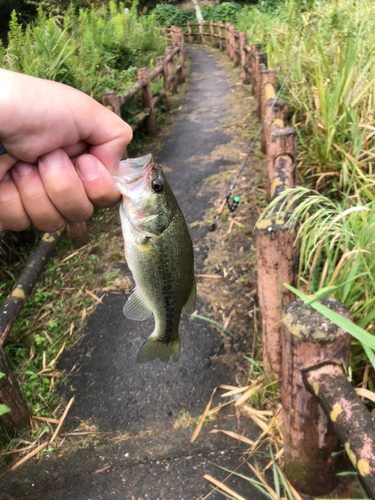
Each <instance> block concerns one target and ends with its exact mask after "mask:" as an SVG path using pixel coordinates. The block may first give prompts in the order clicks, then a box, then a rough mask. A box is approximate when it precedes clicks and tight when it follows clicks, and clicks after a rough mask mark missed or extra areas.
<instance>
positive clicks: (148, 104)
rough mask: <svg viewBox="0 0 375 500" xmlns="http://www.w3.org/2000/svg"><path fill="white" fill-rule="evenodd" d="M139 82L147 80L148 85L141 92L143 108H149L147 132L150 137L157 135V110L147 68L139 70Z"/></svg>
mask: <svg viewBox="0 0 375 500" xmlns="http://www.w3.org/2000/svg"><path fill="white" fill-rule="evenodd" d="M137 77H138V80H145V81H146V82H147V83H146V85H145V87H143V89H142V90H141V96H142V108H143V109H144V108H148V109H149V110H150V113H149V115H148V117H147V118H146V126H147V132H148V133H149V134H150V135H155V134H156V132H157V130H156V118H155V110H154V103H153V101H152V92H151V84H150V76H149V73H148V69H147V68H140V69H138V70H137Z"/></svg>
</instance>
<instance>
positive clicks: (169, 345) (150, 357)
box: [137, 335, 180, 363]
mask: <svg viewBox="0 0 375 500" xmlns="http://www.w3.org/2000/svg"><path fill="white" fill-rule="evenodd" d="M179 357H180V338H179V337H177V338H176V339H173V340H171V341H170V342H164V341H163V340H162V339H161V338H160V337H157V336H154V335H151V336H150V337H149V338H148V339H147V340H146V342H145V343H144V344H143V346H142V347H141V349H140V350H139V353H138V356H137V363H148V362H150V361H154V359H158V358H159V359H160V360H161V361H163V362H164V363H167V362H168V361H169V359H170V358H172V359H173V361H178V358H179Z"/></svg>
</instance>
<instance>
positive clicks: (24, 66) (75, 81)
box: [0, 1, 165, 101]
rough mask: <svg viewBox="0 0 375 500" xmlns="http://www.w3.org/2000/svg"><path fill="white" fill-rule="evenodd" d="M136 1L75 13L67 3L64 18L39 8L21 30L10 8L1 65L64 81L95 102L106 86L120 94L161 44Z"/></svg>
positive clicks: (160, 36) (152, 21)
mask: <svg viewBox="0 0 375 500" xmlns="http://www.w3.org/2000/svg"><path fill="white" fill-rule="evenodd" d="M137 5H138V4H137V2H133V3H132V6H131V8H130V9H125V6H124V4H123V3H120V4H119V5H117V3H116V2H114V1H111V2H109V5H108V8H107V7H106V6H104V5H103V6H101V7H100V8H99V9H98V8H95V7H94V6H92V7H91V8H89V9H80V10H79V11H78V12H77V9H76V6H73V5H72V4H71V5H70V6H69V7H68V9H67V10H66V12H65V14H64V16H63V18H62V17H61V16H52V17H49V15H48V14H47V13H46V12H45V11H43V9H42V8H41V7H40V8H38V16H37V18H36V19H35V20H34V22H33V23H32V24H29V25H28V26H27V27H26V29H25V30H24V29H23V28H22V25H21V22H20V21H19V20H18V16H17V14H16V12H15V11H14V12H13V13H12V17H11V21H10V25H9V45H8V48H7V49H5V50H3V51H0V57H1V60H0V65H1V66H3V67H5V68H8V69H12V70H14V71H19V72H22V73H26V74H29V75H33V76H37V77H40V78H48V79H51V80H56V81H59V82H64V83H67V84H69V85H71V86H73V87H75V88H77V89H79V90H82V91H83V92H85V93H87V94H89V95H90V96H92V97H94V98H95V99H97V100H98V101H101V94H102V93H103V92H106V91H110V90H116V91H117V92H118V93H119V95H121V94H122V93H125V92H126V91H127V90H128V89H129V88H130V87H131V86H132V85H133V84H134V83H135V81H136V80H137V72H136V69H137V67H143V66H149V65H150V64H151V62H152V61H154V60H155V57H156V56H158V55H162V54H163V53H164V49H165V42H164V37H163V34H162V32H161V30H160V29H159V28H157V27H155V18H154V16H153V15H151V16H147V17H145V16H143V17H142V16H141V17H140V16H139V15H138V14H137Z"/></svg>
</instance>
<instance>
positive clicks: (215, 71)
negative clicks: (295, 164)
mask: <svg viewBox="0 0 375 500" xmlns="http://www.w3.org/2000/svg"><path fill="white" fill-rule="evenodd" d="M187 54H188V57H190V58H191V59H192V67H191V85H190V87H189V89H188V91H187V93H186V100H185V101H184V103H183V109H182V111H181V113H180V114H179V115H178V117H177V119H176V121H175V123H174V127H173V131H172V134H171V135H170V136H169V137H168V138H167V140H166V141H165V144H164V146H163V147H162V148H161V150H160V151H159V152H158V154H157V155H156V159H157V161H158V162H160V163H161V164H162V165H163V166H164V167H165V171H166V173H167V177H168V180H169V182H170V184H171V186H172V188H173V190H174V192H175V194H176V197H177V199H178V201H179V203H180V206H181V209H182V211H183V213H184V215H185V218H186V220H187V223H188V224H190V225H191V226H192V227H191V235H192V239H193V243H194V250H195V259H196V266H195V267H196V273H198V274H200V273H204V272H205V269H206V268H205V266H206V264H207V256H208V252H209V251H210V250H211V249H213V248H216V247H217V243H218V238H219V239H220V238H223V236H220V234H219V235H213V236H210V235H207V225H206V224H205V222H204V218H205V214H206V213H207V211H208V210H209V209H210V208H212V207H213V206H214V205H215V204H216V203H217V195H218V193H219V191H220V192H221V194H222V193H223V191H222V189H223V186H227V183H228V177H227V175H226V174H223V175H221V174H220V172H225V171H226V170H228V169H231V168H233V169H236V168H237V167H238V165H239V164H240V161H241V159H242V157H243V156H242V155H243V152H244V151H246V146H247V144H248V141H249V134H248V130H247V131H246V128H244V125H243V123H242V124H239V123H238V122H239V120H243V119H244V116H241V117H240V118H238V117H237V115H236V110H235V106H234V105H233V101H231V99H230V97H231V95H233V93H235V92H236V86H235V84H234V81H233V80H231V79H230V78H229V77H227V76H226V74H227V71H226V68H225V65H224V63H223V59H222V57H221V56H220V55H219V54H215V53H212V52H208V51H206V50H204V49H202V48H200V47H188V49H187ZM248 96H250V93H249V92H248ZM246 98H248V99H251V98H250V97H246ZM249 104H250V103H249ZM237 105H238V104H237ZM250 113H251V112H249V115H248V116H247V119H248V118H249V116H250ZM242 115H243V113H242ZM238 116H239V115H238ZM250 118H251V116H250ZM254 121H255V119H254ZM217 174H220V175H217ZM244 175H245V177H244V179H245V180H246V175H247V174H246V172H245V174H244ZM213 176H214V177H213ZM215 176H216V177H215ZM209 177H211V180H213V181H214V182H213V183H211V184H207V185H206V184H204V180H205V179H207V178H209ZM243 184H244V185H245V182H243ZM238 194H241V195H242V196H243V195H244V193H238ZM249 203H250V202H249V201H248V200H247V201H246V197H245V200H244V204H245V205H244V207H245V206H246V204H249ZM202 221H203V223H202ZM252 223H253V221H252V220H247V221H246V223H245V222H243V228H244V230H243V231H242V235H237V234H234V233H235V231H234V230H233V233H231V231H229V230H228V233H227V230H225V233H221V234H224V239H225V237H228V234H229V238H233V241H236V238H240V239H241V243H240V245H242V247H241V248H242V250H241V255H240V256H239V257H238V259H237V260H238V262H242V261H241V259H242V257H243V256H245V255H248V256H247V257H246V259H244V260H243V262H245V261H246V262H247V270H248V269H249V259H250V257H249V254H248V253H249V252H250V254H251V252H252V243H251V241H250V240H249V236H247V234H248V233H249V231H250V229H249V227H250V225H251V224H252ZM246 224H248V226H247V225H246ZM222 225H223V226H224V225H226V226H229V227H230V221H228V216H226V217H225V218H224V220H223V222H222ZM232 225H233V224H232ZM225 234H227V236H225ZM115 243H116V245H117V246H118V248H120V247H121V237H120V236H118V237H117V239H116V242H115ZM237 243H238V242H237ZM237 243H236V244H237ZM226 251H227V250H225V251H224V250H223V253H224V254H225V252H226ZM210 263H211V265H212V266H214V263H213V262H212V259H211V261H210ZM244 265H245V264H244ZM120 266H121V272H123V273H124V275H125V277H126V279H128V277H129V273H128V270H127V268H126V266H125V264H124V263H121V264H120ZM250 267H251V266H250ZM253 267H254V266H253ZM241 269H242V268H241ZM213 272H215V273H216V272H217V270H213ZM228 272H229V277H228V279H227V281H226V283H225V286H226V288H227V290H234V288H235V283H236V279H237V278H238V276H240V272H242V271H241V270H239V271H236V270H235V269H233V273H232V274H230V273H231V270H230V269H229V270H226V271H225V275H227V273H228ZM251 272H254V271H251ZM251 272H250V271H248V273H250V274H251ZM236 273H237V274H238V276H237V274H236ZM241 276H242V275H241ZM237 281H241V280H240V279H239V278H238V279H237ZM250 281H251V280H250ZM221 287H222V284H220V286H215V285H213V284H212V282H211V283H206V282H204V281H202V280H199V286H198V290H199V293H198V301H197V309H198V311H199V312H200V313H201V311H215V313H218V307H219V306H218V304H217V301H218V292H216V291H215V289H221ZM251 288H252V283H250V282H249V283H247V284H246V286H245V288H243V289H242V292H243V290H245V292H248V293H249V296H251ZM242 292H240V295H241V293H242ZM245 292H243V293H245ZM227 293H229V292H227ZM231 293H232V292H231ZM233 297H234V300H232V302H233V303H232V302H230V303H228V301H227V302H225V301H224V302H225V303H223V304H221V305H220V307H221V310H220V311H221V314H222V315H223V316H224V318H225V315H226V314H228V315H230V314H232V316H230V317H235V316H236V314H237V315H238V325H242V326H241V328H239V332H240V333H239V335H240V336H241V332H245V331H246V329H249V328H252V324H251V322H252V319H251V315H250V316H249V315H248V316H246V314H245V312H246V311H245V309H244V308H246V307H247V306H246V305H243V304H242V302H241V298H240V297H237V298H235V295H233V293H232V295H231V297H230V298H231V299H233ZM125 300H126V297H125V295H124V294H120V295H109V296H107V297H106V298H105V299H104V301H103V302H104V303H103V305H99V306H98V307H97V308H96V310H95V311H94V312H93V314H91V316H89V318H88V321H87V323H86V325H85V327H84V329H83V332H82V338H81V341H80V342H78V343H77V344H76V345H74V346H73V347H72V348H70V349H69V350H68V351H66V352H65V353H64V357H63V359H62V361H61V365H62V366H61V367H62V368H64V369H65V371H66V373H69V372H70V370H71V369H72V368H73V367H74V366H76V367H78V368H76V369H75V370H74V371H73V373H72V375H71V376H70V377H69V379H68V381H67V384H66V386H65V388H64V389H63V392H64V396H65V397H66V399H69V398H71V397H72V396H73V395H74V396H75V402H74V405H73V407H72V409H71V411H70V412H69V416H68V419H67V421H66V423H65V428H66V429H73V428H75V427H77V424H78V423H79V422H82V421H83V422H85V424H86V425H87V426H95V429H96V430H97V431H99V432H103V433H107V434H101V435H99V437H98V440H97V441H92V442H91V444H90V446H89V447H87V448H85V449H81V450H76V451H74V452H72V453H60V454H57V453H56V454H53V453H51V454H50V455H46V456H43V458H42V459H41V461H40V462H38V461H37V460H35V461H29V462H28V463H27V464H26V465H25V466H24V467H23V468H21V469H20V470H19V472H16V473H13V474H9V475H7V476H5V477H4V478H3V479H2V483H1V490H2V492H3V493H0V500H5V499H8V498H12V499H15V498H17V499H19V498H23V497H26V498H35V499H36V498H38V499H41V498H43V500H52V499H53V500H60V499H61V500H62V499H64V500H65V499H68V498H72V499H74V500H88V499H91V500H99V499H109V498H114V499H118V500H125V499H126V500H132V499H142V500H143V499H145V498H147V499H152V500H154V499H155V500H156V499H160V500H172V499H173V500H177V499H178V500H180V499H181V500H182V499H185V500H192V499H198V498H203V497H205V495H207V494H208V493H209V492H210V491H211V489H210V487H209V485H208V483H207V482H206V481H205V480H204V479H203V475H204V474H212V475H214V476H215V477H217V478H221V479H223V478H224V477H225V473H224V472H223V471H221V470H220V469H217V468H216V467H215V465H214V464H218V465H221V466H223V467H228V468H232V469H234V468H236V467H238V465H239V462H238V460H239V457H240V455H241V452H242V451H243V449H242V450H241V448H239V447H238V445H237V442H236V441H235V440H233V439H230V438H227V437H225V436H223V435H221V436H220V435H218V434H215V435H209V436H208V435H207V434H206V436H205V437H202V438H200V439H198V440H197V441H196V443H194V444H193V445H191V444H190V437H191V434H192V429H193V427H191V425H193V418H194V417H197V416H199V414H201V413H202V411H203V409H204V407H205V405H206V403H207V401H208V399H209V397H210V395H211V393H212V390H213V389H214V387H215V386H217V385H219V384H234V383H235V382H236V380H235V377H236V374H237V375H238V366H237V365H236V362H232V363H230V362H228V356H229V358H231V359H232V360H233V359H234V360H238V359H239V358H241V359H242V355H240V354H239V352H238V349H237V347H234V346H233V345H229V344H230V343H229V344H228V342H226V341H225V340H223V338H222V336H221V335H220V333H218V331H216V330H214V329H212V328H211V327H210V325H209V323H207V322H204V321H201V320H196V319H195V320H192V319H191V318H189V317H187V316H184V317H183V318H182V321H181V328H180V331H181V339H182V349H181V357H180V360H179V362H178V363H168V364H167V365H164V364H162V363H159V362H154V363H151V364H146V365H137V364H136V363H135V359H136V355H137V352H138V350H139V348H140V347H141V345H142V344H143V341H144V339H145V338H147V336H148V335H149V333H150V332H151V331H152V326H153V322H152V320H148V321H145V322H142V323H139V322H135V321H131V320H128V319H127V318H125V317H124V316H123V314H122V308H123V305H124V302H125ZM247 301H248V299H247ZM234 304H235V307H234ZM233 307H234V309H233ZM219 319H220V316H219ZM242 338H243V340H244V341H245V342H246V339H245V338H244V337H242ZM247 340H249V341H251V338H250V337H249V338H248V339H247ZM237 382H238V380H237ZM185 424H186V425H189V424H190V427H188V428H183V427H185ZM235 425H236V424H235V421H234V420H233V417H228V418H226V419H225V420H224V421H222V422H221V421H220V425H219V426H220V428H225V427H227V428H234V427H235ZM217 426H218V422H216V423H213V424H212V425H211V427H207V428H205V430H207V431H208V430H209V429H210V428H211V429H213V428H215V427H217ZM258 434H259V429H257V428H256V427H255V426H253V427H252V426H251V424H250V427H249V428H248V430H247V436H248V437H251V436H252V437H253V438H256V436H257V435H258ZM85 446H86V445H85ZM230 485H231V487H235V488H236V490H237V491H238V493H240V494H242V495H243V496H245V498H252V499H255V498H257V495H259V493H258V492H256V491H255V490H251V492H250V491H249V489H248V486H247V485H246V484H245V483H239V482H238V481H237V480H233V479H231V480H230ZM5 492H6V493H5ZM2 495H3V496H2ZM5 495H11V496H5ZM209 498H210V499H218V498H222V496H221V495H220V494H219V493H213V494H211V495H210V496H209ZM258 498H260V496H258Z"/></svg>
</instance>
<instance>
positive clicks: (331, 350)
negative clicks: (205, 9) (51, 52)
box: [0, 21, 375, 499]
mask: <svg viewBox="0 0 375 500" xmlns="http://www.w3.org/2000/svg"><path fill="white" fill-rule="evenodd" d="M182 28H187V30H186V32H184V31H183V29H182ZM193 28H198V29H197V31H193ZM206 29H207V30H208V31H206ZM223 30H225V36H224V31H223ZM216 31H217V32H216ZM164 36H165V39H166V40H167V41H168V42H169V41H171V42H172V46H168V47H167V48H166V54H165V56H160V57H158V58H157V59H156V67H155V69H154V70H152V71H151V72H149V71H148V69H147V68H140V69H139V70H138V81H137V83H136V84H135V85H134V86H133V87H132V88H131V89H130V90H129V91H128V92H127V94H126V95H125V96H123V97H118V96H117V93H116V92H107V93H104V94H103V96H102V102H103V105H104V106H107V107H108V108H109V109H111V110H112V111H113V112H115V113H116V114H118V115H120V114H121V112H120V109H121V106H123V105H124V104H125V103H126V102H128V101H129V100H130V99H131V98H132V97H133V96H134V95H136V94H137V93H138V92H141V96H142V108H143V110H142V112H141V113H140V115H139V117H138V119H137V121H136V123H135V124H133V126H132V128H133V130H135V129H136V128H137V127H139V126H140V124H141V123H143V122H144V121H146V126H147V129H148V132H149V133H150V134H151V135H152V134H155V133H156V122H155V105H156V104H157V103H158V102H160V100H161V99H164V100H165V102H166V104H167V106H168V105H169V92H172V93H174V92H176V91H177V82H176V78H177V77H178V78H179V81H180V82H183V81H184V78H185V75H184V63H185V46H184V37H187V39H188V42H189V43H193V41H194V40H195V41H197V42H200V43H202V44H205V43H206V40H207V38H209V39H210V43H211V46H212V47H218V48H219V50H220V51H223V50H224V42H225V50H226V52H227V54H228V57H229V58H230V59H231V61H232V62H233V64H234V65H239V64H241V78H242V82H243V83H244V84H249V83H251V87H252V94H253V95H254V96H255V99H256V102H257V113H258V116H259V118H260V120H261V121H264V120H266V122H265V126H264V131H263V133H262V139H261V148H262V151H263V152H264V153H265V154H266V164H267V175H266V177H267V199H268V201H271V200H273V199H274V198H275V197H276V196H278V195H279V194H280V193H281V192H282V191H284V190H285V189H287V188H291V187H294V186H295V182H296V154H297V153H296V136H297V135H296V131H295V129H294V128H291V127H288V126H287V112H288V107H287V103H286V102H285V101H281V100H276V101H275V99H276V71H275V70H271V69H269V68H268V62H267V54H265V53H261V52H260V48H261V47H260V45H259V44H251V45H249V41H248V39H247V36H246V33H245V32H241V33H238V31H237V30H236V28H235V27H234V26H232V25H231V24H230V23H226V24H225V25H224V24H223V23H222V22H218V23H214V22H213V21H210V22H209V23H206V22H204V21H202V22H200V23H190V22H188V23H187V24H184V25H179V26H177V25H174V26H172V27H171V28H166V27H164ZM176 57H178V58H179V59H180V63H179V64H178V65H177V64H175V62H176V61H175V58H176ZM161 77H163V82H164V83H163V91H162V92H160V93H159V94H157V95H152V91H151V86H150V82H151V81H152V80H153V79H154V78H158V80H159V81H160V78H161ZM271 108H272V110H271ZM291 217H292V212H289V213H286V212H282V211H281V210H280V208H279V209H276V210H275V211H274V212H273V213H269V214H268V216H266V217H265V218H264V219H263V220H262V221H260V222H259V224H258V226H257V231H256V235H257V257H258V296H259V306H260V311H261V316H262V339H263V367H264V371H265V373H266V374H267V375H268V376H271V374H273V373H275V372H276V373H278V374H280V375H282V402H283V415H284V426H283V435H284V448H285V472H286V475H287V476H288V478H289V480H290V481H291V483H292V484H293V485H294V486H295V487H296V489H297V490H299V491H301V492H303V493H307V494H310V495H322V494H326V493H329V492H330V491H331V490H332V488H333V487H334V486H335V483H336V480H337V476H336V466H337V463H336V458H334V457H333V456H332V452H333V451H335V450H336V449H337V446H338V443H339V441H338V440H340V441H341V443H342V444H343V445H344V447H345V450H346V452H347V454H348V456H349V458H350V460H351V461H352V463H353V466H354V467H355V468H356V470H357V472H358V475H359V478H360V479H361V481H362V482H363V484H364V486H365V488H366V490H367V492H368V494H369V496H370V497H371V498H373V499H375V438H374V434H375V432H374V425H373V420H372V417H371V415H370V413H369V412H368V410H367V409H366V408H365V406H364V405H363V404H362V403H361V402H360V400H359V399H358V397H357V395H356V393H355V390H354V389H353V388H352V387H351V385H350V383H349V382H348V381H347V378H346V376H345V371H343V370H345V369H346V367H347V366H348V363H349V353H350V338H349V335H348V334H347V333H346V332H344V331H342V330H340V329H339V328H338V327H336V325H334V324H332V323H330V322H329V321H328V320H327V319H326V318H323V316H321V315H319V314H318V313H316V311H315V309H312V308H311V306H309V307H305V308H303V309H301V307H302V305H303V303H302V302H299V301H295V302H293V300H294V298H295V297H294V295H293V294H292V293H291V292H290V291H288V290H287V289H286V288H285V287H283V286H282V284H283V283H288V284H291V285H294V284H295V281H296V276H297V265H298V260H299V247H298V244H297V245H296V244H294V236H293V235H292V233H291V232H290V220H291ZM81 227H82V226H81ZM78 232H79V231H78ZM59 235H60V234H59V233H56V234H54V235H46V236H45V237H44V238H43V242H42V243H41V246H40V250H39V247H38V251H37V252H36V253H38V255H39V257H38V259H42V261H43V264H44V263H45V261H46V259H47V258H48V255H49V253H50V252H51V251H52V249H53V246H54V245H55V244H56V242H57V239H58V237H59ZM1 236H2V233H0V238H1ZM46 245H47V246H46ZM48 245H49V246H48ZM43 252H46V253H45V254H43ZM43 255H44V257H43ZM40 256H42V257H40ZM35 258H36V256H35ZM31 260H32V259H31ZM38 262H39V264H38V265H37V266H36V267H35V269H34V270H33V271H32V272H31V271H30V268H31V267H33V266H35V264H32V263H31V261H30V264H29V265H28V266H27V267H26V268H25V270H24V272H23V273H22V274H21V277H20V279H19V281H18V282H17V284H16V285H15V287H14V288H13V291H12V293H11V295H10V297H9V299H7V302H6V303H5V304H4V305H3V307H2V309H1V310H0V318H1V319H2V320H3V321H2V322H1V323H0V339H1V341H0V371H3V372H4V373H5V374H6V377H4V378H3V379H1V380H0V401H1V402H3V403H4V404H7V405H8V406H9V407H11V408H12V411H11V412H10V413H8V414H6V415H5V416H3V421H4V422H5V423H6V424H8V425H11V426H14V427H20V426H21V425H24V424H26V423H27V421H28V420H29V413H28V409H27V406H26V403H25V401H24V400H23V398H22V396H21V394H20V390H19V387H18V385H17V382H16V381H15V380H14V378H13V376H12V374H11V372H10V370H9V366H8V365H7V362H6V360H5V357H4V355H3V352H2V350H1V345H2V342H4V339H5V338H6V335H7V333H8V332H9V330H10V327H11V324H12V321H14V315H16V314H17V311H18V310H19V308H20V307H22V303H23V302H24V301H25V300H26V297H27V294H28V293H30V291H31V289H32V286H33V283H35V280H36V277H37V276H38V275H39V274H40V272H41V270H42V269H43V265H41V264H40V262H41V261H40V260H38ZM38 266H39V267H38ZM322 302H323V304H325V305H326V306H327V307H329V308H330V309H333V310H335V311H338V312H339V313H340V314H342V315H343V316H345V317H347V318H350V313H349V312H348V311H347V310H346V308H345V307H344V306H343V305H342V304H340V303H338V302H337V301H335V300H334V299H331V298H327V299H323V301H322ZM280 305H281V306H280ZM8 307H9V311H10V310H12V311H13V313H12V314H10V313H9V318H8V316H6V320H4V319H3V315H2V313H4V308H5V309H6V308H8ZM283 311H284V312H283ZM5 312H6V313H7V314H8V312H7V311H6V310H5ZM281 346H282V349H281Z"/></svg>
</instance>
